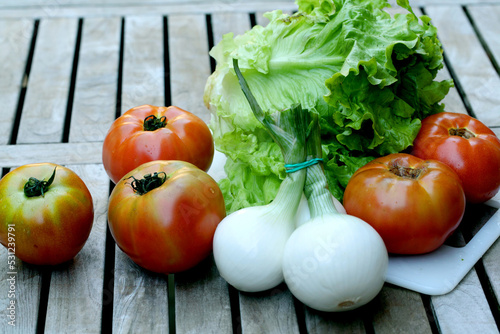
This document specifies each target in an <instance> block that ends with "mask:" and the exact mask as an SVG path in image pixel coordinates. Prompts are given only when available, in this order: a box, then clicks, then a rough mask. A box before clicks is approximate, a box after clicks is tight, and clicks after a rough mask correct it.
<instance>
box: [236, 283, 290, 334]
mask: <svg viewBox="0 0 500 334" xmlns="http://www.w3.org/2000/svg"><path fill="white" fill-rule="evenodd" d="M240 313H241V328H242V331H243V333H249V334H251V333H269V332H273V333H283V334H292V333H297V334H298V333H299V326H298V321H297V316H296V312H295V306H294V299H293V296H292V294H291V292H290V290H288V288H287V287H286V285H285V284H281V285H279V286H277V287H276V288H274V289H271V290H269V291H265V292H262V293H240Z"/></svg>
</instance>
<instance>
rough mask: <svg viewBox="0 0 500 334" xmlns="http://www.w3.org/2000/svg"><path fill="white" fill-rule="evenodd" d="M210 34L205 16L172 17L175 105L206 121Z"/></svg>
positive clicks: (171, 88)
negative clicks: (204, 101) (204, 94)
mask: <svg viewBox="0 0 500 334" xmlns="http://www.w3.org/2000/svg"><path fill="white" fill-rule="evenodd" d="M207 37H208V36H207V28H206V19H205V15H171V16H169V17H168V49H169V59H170V94H171V104H172V105H175V106H178V107H180V108H182V109H185V110H188V111H190V112H192V113H193V114H195V115H197V116H198V117H200V118H201V119H202V120H204V121H206V122H208V120H209V112H208V110H207V108H206V107H205V105H204V104H203V93H204V91H205V83H206V81H207V78H208V76H209V75H210V58H209V55H208V39H207Z"/></svg>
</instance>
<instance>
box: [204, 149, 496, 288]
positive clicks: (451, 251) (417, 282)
mask: <svg viewBox="0 0 500 334" xmlns="http://www.w3.org/2000/svg"><path fill="white" fill-rule="evenodd" d="M225 162H226V157H225V155H224V154H222V153H220V152H218V151H216V152H215V155H214V160H213V163H212V166H211V167H210V170H209V171H208V174H209V175H210V176H212V177H213V178H214V179H215V180H216V181H219V180H220V179H222V178H224V177H226V174H225V172H224V164H225ZM485 204H487V205H490V206H492V207H495V208H497V209H500V193H499V194H497V196H495V198H493V199H492V200H490V201H488V202H486V203H485ZM499 236H500V210H498V211H497V212H495V214H494V215H493V216H492V217H491V218H490V219H489V220H488V222H486V224H484V225H483V227H482V228H481V229H480V230H479V232H477V233H476V235H475V236H474V237H473V238H472V240H470V241H469V243H468V244H467V245H466V246H464V247H451V246H447V245H443V246H441V247H440V248H439V249H437V250H436V251H434V252H432V253H428V254H425V255H413V256H392V255H391V256H390V257H389V267H388V269H387V275H386V282H387V283H391V284H394V285H398V286H401V287H403V288H406V289H410V290H413V291H417V292H420V293H423V294H427V295H443V294H446V293H448V292H450V291H451V290H453V289H454V288H455V287H456V286H457V285H458V283H460V281H461V280H462V279H463V278H464V277H465V275H466V274H467V273H468V272H469V271H470V270H471V268H472V267H473V266H474V265H475V264H476V262H477V261H478V260H479V259H480V258H481V257H482V256H483V255H484V253H486V251H487V250H488V249H489V248H490V247H491V245H493V243H494V242H495V241H496V240H497V239H498V237H499Z"/></svg>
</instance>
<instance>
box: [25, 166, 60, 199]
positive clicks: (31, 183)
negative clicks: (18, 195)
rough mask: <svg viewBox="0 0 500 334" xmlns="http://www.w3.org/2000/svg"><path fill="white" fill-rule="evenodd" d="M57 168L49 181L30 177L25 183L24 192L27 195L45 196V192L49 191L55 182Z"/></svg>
mask: <svg viewBox="0 0 500 334" xmlns="http://www.w3.org/2000/svg"><path fill="white" fill-rule="evenodd" d="M56 169H57V167H56V168H54V171H53V172H52V175H51V176H50V178H49V179H48V180H47V181H43V180H42V181H40V180H39V179H37V178H35V177H30V178H29V179H28V182H26V183H25V184H24V194H25V195H26V196H27V197H38V196H42V197H44V194H45V193H46V192H47V191H49V187H50V185H51V184H52V182H54V178H55V177H56Z"/></svg>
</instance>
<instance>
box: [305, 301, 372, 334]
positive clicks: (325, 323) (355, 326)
mask: <svg viewBox="0 0 500 334" xmlns="http://www.w3.org/2000/svg"><path fill="white" fill-rule="evenodd" d="M304 310H305V312H304V313H305V323H306V328H307V332H308V333H310V334H321V333H338V334H342V333H346V334H347V333H349V334H363V333H366V332H367V330H366V328H365V324H364V319H363V318H364V316H365V313H371V311H369V310H368V311H367V310H366V308H365V307H362V308H360V309H357V310H354V311H349V312H340V313H327V312H319V311H316V310H313V309H311V308H308V307H305V308H304Z"/></svg>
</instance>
